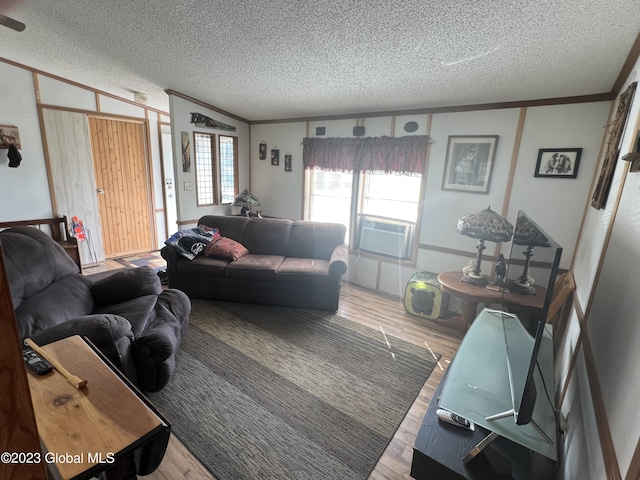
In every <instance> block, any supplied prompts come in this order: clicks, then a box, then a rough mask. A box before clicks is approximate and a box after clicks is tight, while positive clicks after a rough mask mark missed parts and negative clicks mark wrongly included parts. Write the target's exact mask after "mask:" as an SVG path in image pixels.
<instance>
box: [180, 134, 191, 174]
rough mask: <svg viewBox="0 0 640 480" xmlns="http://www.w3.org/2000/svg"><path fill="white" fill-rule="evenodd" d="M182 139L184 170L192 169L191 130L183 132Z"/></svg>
mask: <svg viewBox="0 0 640 480" xmlns="http://www.w3.org/2000/svg"><path fill="white" fill-rule="evenodd" d="M180 140H181V143H182V171H183V172H185V173H186V172H190V171H191V147H190V146H189V132H181V133H180Z"/></svg>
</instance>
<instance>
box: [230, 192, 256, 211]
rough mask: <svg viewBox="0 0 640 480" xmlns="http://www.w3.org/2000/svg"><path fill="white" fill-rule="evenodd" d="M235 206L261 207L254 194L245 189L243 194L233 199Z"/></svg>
mask: <svg viewBox="0 0 640 480" xmlns="http://www.w3.org/2000/svg"><path fill="white" fill-rule="evenodd" d="M233 205H234V206H236V207H259V206H260V201H259V200H258V199H257V198H256V196H255V195H254V194H253V193H251V192H250V191H249V190H247V189H246V188H245V189H244V190H243V191H242V193H240V194H239V195H236V197H235V198H234V199H233Z"/></svg>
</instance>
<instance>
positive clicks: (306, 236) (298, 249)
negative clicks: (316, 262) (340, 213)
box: [286, 220, 346, 260]
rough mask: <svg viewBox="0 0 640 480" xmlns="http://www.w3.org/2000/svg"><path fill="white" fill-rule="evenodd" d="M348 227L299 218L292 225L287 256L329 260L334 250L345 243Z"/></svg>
mask: <svg viewBox="0 0 640 480" xmlns="http://www.w3.org/2000/svg"><path fill="white" fill-rule="evenodd" d="M345 234H346V227H345V226H344V225H341V224H338V223H318V222H305V221H302V220H297V221H295V222H293V225H292V226H291V233H290V234H289V243H288V246H287V252H286V256H287V257H294V258H321V259H323V260H329V259H330V258H331V254H332V253H333V250H334V249H335V248H336V247H337V246H338V245H341V244H343V243H344V237H345Z"/></svg>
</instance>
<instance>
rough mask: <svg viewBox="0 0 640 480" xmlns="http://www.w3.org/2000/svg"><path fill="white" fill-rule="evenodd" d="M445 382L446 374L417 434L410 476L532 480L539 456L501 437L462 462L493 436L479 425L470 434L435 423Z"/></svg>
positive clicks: (443, 479)
mask: <svg viewBox="0 0 640 480" xmlns="http://www.w3.org/2000/svg"><path fill="white" fill-rule="evenodd" d="M445 380H446V373H445V376H444V377H443V378H442V381H441V382H440V385H438V388H437V390H436V392H435V393H434V396H433V400H432V401H431V403H430V405H429V408H428V409H427V413H426V414H425V416H424V419H423V420H422V425H421V427H420V430H419V431H418V436H417V437H416V441H415V445H414V447H413V460H412V462H411V476H412V477H413V478H415V479H416V480H422V479H430V480H433V479H438V480H449V479H452V480H460V479H467V480H533V479H534V478H535V476H532V470H533V468H532V467H533V465H532V459H533V458H534V457H535V458H536V461H541V459H540V458H538V457H541V456H534V455H533V454H532V452H531V450H529V449H528V448H525V447H523V446H521V445H518V444H517V443H515V442H512V441H511V440H508V439H506V438H504V437H500V436H496V438H494V439H493V441H491V442H490V443H491V444H490V445H489V446H487V447H486V448H484V449H483V450H482V451H481V452H476V455H474V458H473V459H471V460H470V461H468V462H467V463H465V462H464V458H465V456H467V455H468V454H470V453H471V452H473V451H474V449H475V448H476V447H477V446H478V444H480V443H481V442H482V441H483V440H484V439H486V437H488V436H490V435H491V433H492V432H490V431H489V430H486V429H484V428H482V427H479V426H478V425H476V427H475V431H473V432H471V431H468V430H465V429H462V428H460V427H456V426H455V425H450V424H448V423H445V422H442V421H440V420H439V419H438V416H437V415H436V410H437V409H438V401H437V400H438V398H439V396H440V392H441V391H442V386H443V385H444V382H445ZM539 468H540V467H538V469H539Z"/></svg>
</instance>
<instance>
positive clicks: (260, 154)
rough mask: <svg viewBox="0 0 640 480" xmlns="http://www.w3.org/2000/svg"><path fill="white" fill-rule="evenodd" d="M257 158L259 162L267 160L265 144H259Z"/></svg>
mask: <svg viewBox="0 0 640 480" xmlns="http://www.w3.org/2000/svg"><path fill="white" fill-rule="evenodd" d="M258 158H259V159H260V160H266V159H267V142H260V148H259V150H258Z"/></svg>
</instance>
